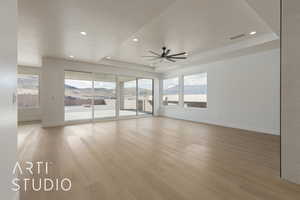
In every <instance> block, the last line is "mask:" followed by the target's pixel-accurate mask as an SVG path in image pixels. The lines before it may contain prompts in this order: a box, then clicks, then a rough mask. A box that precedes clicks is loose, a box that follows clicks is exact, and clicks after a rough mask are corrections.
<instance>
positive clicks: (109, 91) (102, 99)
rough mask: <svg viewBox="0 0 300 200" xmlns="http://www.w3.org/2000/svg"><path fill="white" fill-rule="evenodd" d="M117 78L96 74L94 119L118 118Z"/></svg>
mask: <svg viewBox="0 0 300 200" xmlns="http://www.w3.org/2000/svg"><path fill="white" fill-rule="evenodd" d="M116 98H117V94H116V77H115V76H113V75H106V74H100V73H95V74H94V119H103V118H115V117H116Z"/></svg>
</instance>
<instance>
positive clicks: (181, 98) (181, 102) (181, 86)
mask: <svg viewBox="0 0 300 200" xmlns="http://www.w3.org/2000/svg"><path fill="white" fill-rule="evenodd" d="M202 73H206V77H207V94H206V95H207V97H206V98H207V99H206V108H200V107H184V77H185V76H191V75H195V74H202ZM176 77H178V84H179V85H178V87H179V91H178V104H177V105H163V96H164V83H163V81H164V80H166V79H172V78H176ZM208 93H209V89H208V72H207V71H196V72H192V73H191V72H190V73H183V74H179V75H173V76H165V77H163V78H162V79H161V94H162V95H161V99H160V103H161V106H162V107H163V108H167V109H171V108H174V109H175V108H180V109H184V110H203V111H205V110H208V108H209V103H208V102H209V95H208Z"/></svg>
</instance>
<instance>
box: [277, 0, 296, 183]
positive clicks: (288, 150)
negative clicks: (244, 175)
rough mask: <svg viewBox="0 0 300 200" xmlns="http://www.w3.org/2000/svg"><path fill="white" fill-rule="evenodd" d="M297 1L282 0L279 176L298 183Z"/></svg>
mask: <svg viewBox="0 0 300 200" xmlns="http://www.w3.org/2000/svg"><path fill="white" fill-rule="evenodd" d="M299 16H300V1H299V0H283V1H282V57H281V58H282V65H281V66H282V75H281V83H282V118H281V120H282V121H281V125H282V129H281V142H282V143H281V147H282V149H281V153H282V154H281V164H282V165H281V166H282V167H281V169H282V177H283V178H284V179H287V180H289V181H292V182H294V183H298V184H300V156H299V153H300V58H299V51H300V39H299V35H300V20H299Z"/></svg>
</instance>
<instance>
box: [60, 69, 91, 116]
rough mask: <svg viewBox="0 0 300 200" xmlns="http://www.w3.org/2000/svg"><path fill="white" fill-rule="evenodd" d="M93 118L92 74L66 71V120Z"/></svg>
mask: <svg viewBox="0 0 300 200" xmlns="http://www.w3.org/2000/svg"><path fill="white" fill-rule="evenodd" d="M92 118H93V81H92V74H91V73H85V72H75V71H65V121H78V120H91V119H92Z"/></svg>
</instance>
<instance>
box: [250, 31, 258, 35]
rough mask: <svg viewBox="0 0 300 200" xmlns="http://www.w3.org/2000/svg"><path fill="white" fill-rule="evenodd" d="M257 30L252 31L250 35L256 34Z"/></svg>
mask: <svg viewBox="0 0 300 200" xmlns="http://www.w3.org/2000/svg"><path fill="white" fill-rule="evenodd" d="M256 33H257V32H256V31H251V32H250V33H249V34H250V35H255V34H256Z"/></svg>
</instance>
